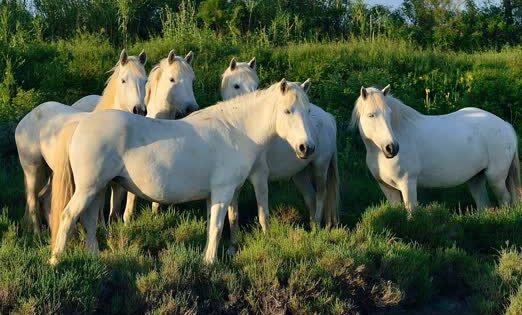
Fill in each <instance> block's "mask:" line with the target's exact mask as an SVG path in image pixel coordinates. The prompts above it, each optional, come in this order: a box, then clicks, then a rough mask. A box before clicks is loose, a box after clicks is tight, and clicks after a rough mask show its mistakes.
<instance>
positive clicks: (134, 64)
mask: <svg viewBox="0 0 522 315" xmlns="http://www.w3.org/2000/svg"><path fill="white" fill-rule="evenodd" d="M121 67H122V65H121V63H120V61H118V62H117V63H116V65H115V66H114V67H112V68H111V69H110V70H109V71H107V73H111V75H110V76H109V77H108V78H107V81H105V85H109V83H110V82H111V80H112V79H114V78H116V77H117V76H118V74H119V73H120V70H121ZM125 67H129V68H128V69H129V70H130V72H131V73H132V74H134V75H139V76H147V73H146V72H145V67H143V64H142V63H141V62H140V60H139V58H138V57H136V56H129V57H128V58H127V62H126V63H125Z"/></svg>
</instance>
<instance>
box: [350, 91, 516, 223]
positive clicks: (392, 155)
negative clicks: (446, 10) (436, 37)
mask: <svg viewBox="0 0 522 315" xmlns="http://www.w3.org/2000/svg"><path fill="white" fill-rule="evenodd" d="M389 91H390V86H389V85H388V86H386V87H385V88H384V89H383V90H382V91H380V90H378V89H376V88H364V87H363V88H361V95H360V96H359V98H358V99H357V103H356V104H355V108H354V110H353V114H352V121H351V123H352V126H356V125H357V126H359V131H360V134H361V137H362V139H363V141H364V144H365V146H366V164H367V165H368V168H369V169H370V171H371V173H372V174H373V176H374V177H375V179H376V180H377V181H378V183H379V186H380V187H381V189H382V191H383V193H384V195H385V196H386V198H387V199H388V201H389V202H390V203H393V204H398V203H400V202H401V195H402V200H403V201H404V203H405V205H406V208H407V209H408V215H409V216H411V214H412V212H413V210H414V209H415V206H416V204H417V186H420V187H452V186H456V185H460V184H463V183H465V182H467V183H468V186H469V189H470V191H471V194H472V196H473V199H474V200H475V203H476V205H477V208H478V209H483V208H485V207H488V206H489V198H488V194H487V190H486V179H487V180H488V182H489V184H490V186H491V187H492V188H493V191H494V192H495V194H496V196H497V199H498V201H499V203H500V204H507V203H513V202H515V201H518V200H519V197H520V196H519V188H520V166H519V160H518V149H517V135H516V133H515V131H514V129H513V127H512V126H511V125H510V124H509V123H507V122H505V121H504V120H502V119H500V118H499V117H497V116H495V115H493V114H491V113H489V112H486V111H484V110H481V109H478V108H472V107H469V108H463V109H461V110H458V111H456V112H454V113H451V114H447V115H440V116H428V115H423V114H421V113H419V112H417V111H416V110H414V109H413V108H411V107H408V106H406V105H404V104H403V103H402V102H401V101H399V100H398V99H396V98H394V97H392V96H390V95H389ZM399 145H400V150H399Z"/></svg>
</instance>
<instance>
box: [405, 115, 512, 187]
mask: <svg viewBox="0 0 522 315" xmlns="http://www.w3.org/2000/svg"><path fill="white" fill-rule="evenodd" d="M423 117H424V118H423V119H422V120H421V121H419V122H418V123H417V124H416V125H415V126H416V129H415V130H409V135H408V137H410V139H413V141H414V142H415V143H416V149H415V150H416V152H417V153H416V155H415V156H417V159H415V160H414V161H416V162H415V163H414V164H415V165H420V174H419V178H418V181H419V185H421V186H424V187H450V186H454V185H458V184H461V183H463V182H465V181H467V180H468V179H469V178H471V177H473V176H475V175H476V174H478V173H479V172H481V171H484V170H488V169H498V168H506V167H507V168H509V165H510V163H511V161H512V159H513V156H514V153H515V152H516V149H517V139H516V134H515V132H514V130H513V128H512V126H511V125H510V124H509V123H507V122H506V121H504V120H502V119H501V118H499V117H497V116H495V115H493V114H491V113H489V112H487V111H484V110H482V109H479V108H472V107H469V108H463V109H461V110H458V111H456V112H453V113H450V114H446V115H441V116H423ZM403 149H404V150H408V146H407V143H405V145H404V146H403V145H402V144H401V151H404V150H403ZM410 150H411V149H410ZM399 154H401V153H399ZM408 167H409V166H408Z"/></svg>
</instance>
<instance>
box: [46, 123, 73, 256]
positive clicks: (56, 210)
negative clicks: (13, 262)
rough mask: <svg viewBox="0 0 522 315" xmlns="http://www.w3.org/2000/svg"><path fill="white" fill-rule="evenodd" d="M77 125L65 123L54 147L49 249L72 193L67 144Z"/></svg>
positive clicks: (52, 246)
mask: <svg viewBox="0 0 522 315" xmlns="http://www.w3.org/2000/svg"><path fill="white" fill-rule="evenodd" d="M77 126H78V123H77V122H74V123H70V124H68V125H66V126H65V127H64V128H63V130H62V131H61V132H60V135H59V136H58V142H57V144H56V147H55V154H56V164H55V165H56V167H55V169H54V170H53V171H54V172H53V176H52V185H51V214H50V221H51V222H50V227H51V249H53V248H54V244H55V242H56V237H57V234H58V228H59V227H60V222H61V219H62V211H63V210H64V209H65V207H66V206H67V203H68V202H69V200H71V198H72V195H73V193H74V188H75V187H74V177H73V173H72V169H71V163H70V161H69V145H70V143H71V138H72V136H73V134H74V131H75V130H76V127H77Z"/></svg>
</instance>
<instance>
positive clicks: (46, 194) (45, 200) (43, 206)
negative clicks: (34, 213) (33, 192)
mask: <svg viewBox="0 0 522 315" xmlns="http://www.w3.org/2000/svg"><path fill="white" fill-rule="evenodd" d="M51 180H52V176H51V177H49V180H48V181H47V183H46V184H45V186H44V188H42V190H40V192H39V193H38V207H39V209H40V212H41V213H43V215H44V219H45V222H46V223H47V225H48V226H51V223H50V221H49V220H50V216H51Z"/></svg>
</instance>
